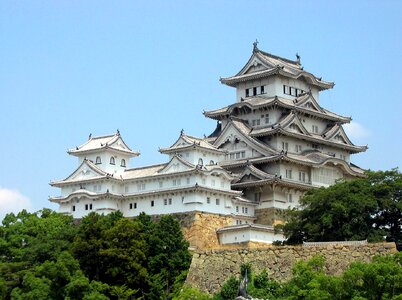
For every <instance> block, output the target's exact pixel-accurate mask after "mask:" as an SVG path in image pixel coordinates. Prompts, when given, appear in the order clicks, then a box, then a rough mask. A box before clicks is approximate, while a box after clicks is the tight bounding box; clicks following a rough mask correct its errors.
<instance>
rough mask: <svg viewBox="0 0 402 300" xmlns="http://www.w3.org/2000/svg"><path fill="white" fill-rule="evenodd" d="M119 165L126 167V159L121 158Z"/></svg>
mask: <svg viewBox="0 0 402 300" xmlns="http://www.w3.org/2000/svg"><path fill="white" fill-rule="evenodd" d="M120 166H121V167H124V168H125V167H126V160H125V159H122V160H121V163H120Z"/></svg>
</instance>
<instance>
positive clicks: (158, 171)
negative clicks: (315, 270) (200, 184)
mask: <svg viewBox="0 0 402 300" xmlns="http://www.w3.org/2000/svg"><path fill="white" fill-rule="evenodd" d="M175 164H176V166H177V165H178V166H177V167H176V168H174V165H175ZM194 172H200V173H204V174H212V175H217V174H219V175H223V176H225V177H226V178H227V179H229V180H233V179H234V178H235V177H234V176H232V175H231V174H230V173H229V172H228V171H226V170H225V169H223V168H222V167H221V166H219V165H203V166H196V165H193V164H192V163H190V162H188V161H187V160H185V159H184V158H182V157H181V156H180V155H175V156H173V157H172V158H171V159H170V161H169V162H168V163H164V164H158V165H152V166H147V167H142V168H133V169H126V170H125V171H124V173H123V174H122V177H121V178H122V179H123V180H141V179H149V178H150V177H163V176H169V175H182V174H190V173H194Z"/></svg>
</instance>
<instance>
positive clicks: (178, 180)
mask: <svg viewBox="0 0 402 300" xmlns="http://www.w3.org/2000/svg"><path fill="white" fill-rule="evenodd" d="M177 185H181V179H180V178H178V179H173V186H177Z"/></svg>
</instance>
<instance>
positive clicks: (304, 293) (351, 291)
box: [175, 252, 402, 300]
mask: <svg viewBox="0 0 402 300" xmlns="http://www.w3.org/2000/svg"><path fill="white" fill-rule="evenodd" d="M247 268H248V269H249V270H250V271H251V268H250V265H248V267H247ZM248 275H249V276H250V277H251V280H250V283H249V284H248V294H249V295H250V296H252V297H254V298H258V299H267V300H269V299H282V300H298V299H305V300H307V299H310V300H338V299H339V300H377V299H382V300H402V253H401V252H399V253H397V254H395V255H388V256H376V257H375V258H374V259H373V261H372V262H370V263H363V262H355V263H352V264H351V265H350V267H349V268H348V269H347V270H346V271H345V272H344V273H343V274H342V275H340V276H332V275H326V274H325V272H324V259H323V258H322V257H321V256H315V257H313V258H312V259H310V260H309V261H307V262H305V261H299V262H297V263H296V264H295V266H294V267H293V276H292V278H291V279H290V280H289V281H287V282H285V283H279V282H277V281H275V280H274V279H271V278H269V275H268V271H267V270H263V271H262V272H260V273H259V274H257V275H254V274H253V272H252V271H251V272H250V273H248ZM243 276H244V273H243ZM239 281H240V279H237V278H236V277H234V276H231V277H230V278H229V279H228V280H227V281H226V282H225V283H224V285H223V286H222V289H221V291H220V292H219V293H217V294H216V295H214V296H208V295H207V294H204V293H202V292H200V291H198V290H196V289H194V288H191V287H185V288H183V290H182V293H181V294H180V295H179V296H178V297H177V298H175V299H177V300H184V299H193V300H207V299H210V300H232V299H234V298H235V297H236V296H237V295H238V293H239V285H238V283H239Z"/></svg>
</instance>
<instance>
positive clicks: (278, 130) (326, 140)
mask: <svg viewBox="0 0 402 300" xmlns="http://www.w3.org/2000/svg"><path fill="white" fill-rule="evenodd" d="M292 115H294V112H291V113H290V114H289V115H287V116H285V117H283V118H282V119H280V120H279V122H278V123H277V124H275V125H273V126H270V127H262V128H255V129H254V130H252V131H251V132H250V135H251V136H253V137H261V136H269V135H274V134H282V135H285V136H292V137H296V138H299V139H302V140H307V141H312V142H315V143H318V144H325V145H330V146H333V147H336V148H341V149H345V150H348V151H350V152H351V153H357V152H363V151H366V150H367V146H356V145H354V144H353V143H352V142H351V141H350V140H349V138H347V136H346V133H345V132H344V131H343V129H342V126H341V125H339V124H336V125H334V126H333V127H332V128H331V129H329V130H328V131H326V132H325V133H324V134H322V135H319V134H312V133H309V132H308V131H307V130H306V129H305V128H304V126H303V125H302V124H301V122H297V124H298V126H299V128H304V130H305V131H307V133H305V132H297V131H295V130H291V128H290V127H289V126H287V125H288V124H290V122H291V121H292V120H294V116H292ZM300 126H303V127H300ZM334 127H335V129H333V128H334ZM334 132H337V133H338V134H340V135H341V136H342V138H343V139H344V141H345V142H344V143H340V142H339V141H336V140H334V139H331V138H330V137H328V133H331V134H332V135H333V134H334ZM332 135H331V136H332Z"/></svg>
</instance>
